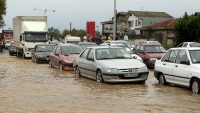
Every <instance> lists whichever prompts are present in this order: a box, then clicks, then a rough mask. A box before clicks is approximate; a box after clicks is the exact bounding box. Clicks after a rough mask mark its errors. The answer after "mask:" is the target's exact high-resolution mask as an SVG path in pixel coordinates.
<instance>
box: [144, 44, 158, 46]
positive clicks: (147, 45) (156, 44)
mask: <svg viewBox="0 0 200 113" xmlns="http://www.w3.org/2000/svg"><path fill="white" fill-rule="evenodd" d="M141 45H144V46H160V45H161V44H141Z"/></svg>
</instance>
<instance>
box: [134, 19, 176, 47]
mask: <svg viewBox="0 0 200 113" xmlns="http://www.w3.org/2000/svg"><path fill="white" fill-rule="evenodd" d="M178 20H179V19H178V18H173V19H169V20H166V21H163V22H159V23H155V24H152V25H148V26H144V27H142V28H137V29H136V30H140V35H141V37H143V38H145V39H147V40H158V41H159V42H161V43H162V44H163V45H165V46H168V45H170V44H171V43H172V42H173V40H174V39H175V34H174V26H175V24H176V23H177V21H178Z"/></svg>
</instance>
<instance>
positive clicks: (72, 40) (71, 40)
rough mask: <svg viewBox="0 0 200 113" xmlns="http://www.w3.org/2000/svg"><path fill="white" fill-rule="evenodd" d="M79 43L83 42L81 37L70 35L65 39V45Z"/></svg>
mask: <svg viewBox="0 0 200 113" xmlns="http://www.w3.org/2000/svg"><path fill="white" fill-rule="evenodd" d="M79 42H81V38H80V37H77V36H70V35H67V36H66V37H65V43H71V44H78V43H79Z"/></svg>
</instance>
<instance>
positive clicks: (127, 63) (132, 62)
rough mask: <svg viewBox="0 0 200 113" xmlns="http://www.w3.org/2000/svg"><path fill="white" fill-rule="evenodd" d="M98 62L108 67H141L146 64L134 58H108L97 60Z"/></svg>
mask: <svg viewBox="0 0 200 113" xmlns="http://www.w3.org/2000/svg"><path fill="white" fill-rule="evenodd" d="M99 62H100V63H101V64H103V65H104V66H106V67H108V68H141V67H143V66H146V65H145V64H144V63H142V62H140V61H138V60H136V59H112V60H110V59H108V60H99Z"/></svg>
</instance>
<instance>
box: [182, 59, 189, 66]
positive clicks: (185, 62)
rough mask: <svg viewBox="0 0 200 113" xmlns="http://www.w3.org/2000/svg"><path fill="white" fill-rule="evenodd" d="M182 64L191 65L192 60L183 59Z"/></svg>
mask: <svg viewBox="0 0 200 113" xmlns="http://www.w3.org/2000/svg"><path fill="white" fill-rule="evenodd" d="M180 64H186V65H190V61H188V60H187V61H181V62H180Z"/></svg>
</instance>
